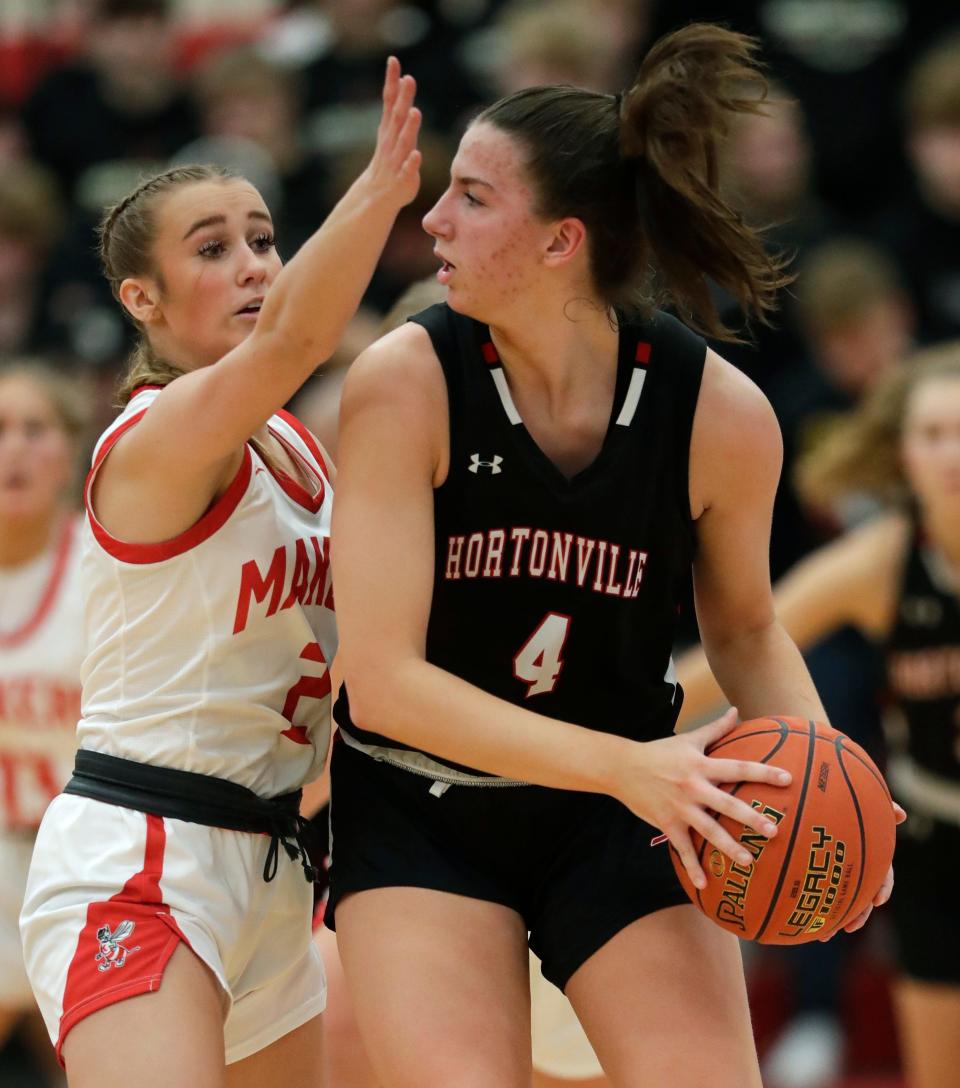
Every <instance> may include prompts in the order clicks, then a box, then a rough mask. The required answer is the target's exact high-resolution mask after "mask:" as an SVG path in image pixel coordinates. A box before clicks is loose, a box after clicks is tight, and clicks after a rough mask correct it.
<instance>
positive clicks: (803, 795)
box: [753, 719, 817, 941]
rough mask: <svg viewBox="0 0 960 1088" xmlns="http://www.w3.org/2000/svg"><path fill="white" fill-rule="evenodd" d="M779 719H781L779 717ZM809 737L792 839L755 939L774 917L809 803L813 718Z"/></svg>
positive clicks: (814, 733)
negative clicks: (805, 806) (804, 811)
mask: <svg viewBox="0 0 960 1088" xmlns="http://www.w3.org/2000/svg"><path fill="white" fill-rule="evenodd" d="M777 720H778V721H779V719H777ZM782 724H783V725H787V723H786V722H783V723H782ZM787 728H789V726H787ZM807 737H808V740H811V739H812V740H813V742H814V743H811V744H808V745H807V766H806V768H805V769H804V772H803V785H802V787H801V789H800V798H799V801H798V804H797V811H796V815H795V816H794V818H793V827H792V828H791V829H790V841H789V842H788V843H787V848H786V850H785V851H784V858H783V864H782V865H781V866H780V874H779V876H778V877H777V883H776V885H775V886H774V889H773V894H772V895H771V896H770V906H769V908H768V910H767V916H766V918H764V920H763V923H762V924H761V926H760V928H759V929H758V930H757V932H756V934H755V936H754V937H753V940H755V941H759V940H760V938H761V937H762V936H763V935H764V933H765V932H766V929H767V926H768V925H769V924H770V919H771V918H772V917H773V912H774V910H775V909H776V906H777V900H778V899H779V898H780V891H781V889H782V888H783V885H784V881H785V880H786V879H787V870H788V869H789V868H790V859H791V857H792V856H793V845H794V843H795V842H796V841H797V836H798V835H799V833H800V820H801V817H802V816H803V809H804V805H806V803H807V789H808V787H809V785H810V773H811V771H812V770H813V754H814V752H815V751H816V739H817V724H816V722H814V721H813V720H811V721H809V722H808V725H807Z"/></svg>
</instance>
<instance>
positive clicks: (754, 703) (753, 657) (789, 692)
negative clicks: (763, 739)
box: [705, 621, 826, 721]
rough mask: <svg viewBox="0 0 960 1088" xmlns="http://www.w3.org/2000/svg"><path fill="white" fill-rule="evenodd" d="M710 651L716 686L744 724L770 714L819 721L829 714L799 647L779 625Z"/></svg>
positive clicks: (710, 645)
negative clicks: (824, 707)
mask: <svg viewBox="0 0 960 1088" xmlns="http://www.w3.org/2000/svg"><path fill="white" fill-rule="evenodd" d="M705 647H706V650H707V656H708V658H709V662H710V668H711V669H712V671H713V674H714V676H715V677H716V679H717V682H718V684H719V686H720V688H721V689H722V691H723V693H724V695H725V696H726V698H727V700H728V701H729V702H730V704H731V705H732V706H735V707H736V708H737V710H738V711H739V713H740V717H741V718H743V719H749V718H760V717H764V716H765V715H770V714H787V715H790V716H792V717H808V718H816V719H817V720H818V721H826V714H825V712H824V709H823V704H822V703H821V702H820V697H819V696H818V695H817V691H816V688H815V687H814V684H813V680H812V679H811V678H810V673H809V671H808V669H807V666H806V664H805V663H804V660H803V657H802V656H801V654H800V651H799V650H798V649H797V647H796V645H795V644H794V643H793V641H792V640H791V639H790V637H789V635H787V633H786V631H784V629H783V627H782V626H781V625H780V623H779V622H777V621H773V622H771V623H770V624H768V625H765V626H763V627H761V628H758V629H757V630H754V631H749V632H745V633H743V634H742V635H739V636H736V637H733V638H727V639H725V640H723V641H722V642H720V643H711V642H710V640H709V638H705Z"/></svg>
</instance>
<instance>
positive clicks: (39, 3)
mask: <svg viewBox="0 0 960 1088" xmlns="http://www.w3.org/2000/svg"><path fill="white" fill-rule="evenodd" d="M950 10H951V6H950V5H934V4H926V3H916V2H915V3H910V2H909V0H752V2H751V0H727V2H718V3H709V2H703V3H698V2H696V0H300V2H288V3H283V2H281V0H4V2H3V4H2V5H0V358H8V359H9V358H19V357H26V356H42V357H43V358H45V359H47V360H49V361H51V362H52V363H53V364H54V365H55V366H56V367H57V368H58V369H59V371H60V372H61V373H62V374H63V375H64V377H65V378H66V379H70V380H73V381H76V382H77V383H78V386H81V387H83V390H84V395H86V396H88V397H90V398H91V399H92V402H93V404H94V413H93V415H94V423H93V426H92V428H91V439H92V438H93V437H94V436H95V434H96V433H97V432H98V431H99V430H100V429H101V428H102V426H103V425H104V423H105V422H106V421H107V420H109V419H110V418H111V416H112V414H113V412H114V407H113V388H114V385H115V383H116V380H117V376H118V374H119V372H120V370H121V369H122V366H123V363H124V358H125V354H126V352H127V350H128V349H129V346H130V344H131V340H132V332H133V330H132V327H131V326H130V325H129V324H127V323H125V322H124V320H123V318H122V316H121V313H120V309H119V307H118V306H117V305H116V303H115V302H114V300H113V299H112V297H111V294H110V290H109V287H108V286H107V284H106V282H105V281H104V280H103V278H102V276H101V274H100V270H99V268H98V264H97V259H96V253H95V233H94V228H95V225H96V223H97V221H98V219H99V218H100V216H101V214H102V211H103V208H104V207H105V205H107V204H109V203H111V202H113V201H114V200H116V199H118V198H120V197H121V196H122V195H123V194H124V193H126V192H127V191H128V190H129V189H130V188H131V187H132V186H133V184H134V183H135V182H136V181H137V179H138V178H140V177H141V176H143V175H146V174H149V173H151V172H153V171H155V170H157V169H160V168H162V167H164V166H165V165H167V164H169V163H171V162H194V161H215V162H218V163H221V164H224V165H227V166H230V167H232V168H234V169H235V170H237V171H239V172H240V173H242V174H244V175H245V176H246V177H248V178H249V179H250V180H251V181H252V182H253V183H254V184H255V185H256V186H257V187H258V188H259V189H260V190H261V192H262V193H263V195H264V197H265V199H266V202H267V204H268V206H269V207H270V208H271V209H272V211H273V215H274V219H275V225H276V235H277V240H278V246H279V249H280V252H281V254H282V255H283V256H285V257H289V256H290V255H292V254H293V253H294V252H295V251H296V250H297V248H298V246H299V245H300V244H301V243H302V242H303V241H304V239H305V238H306V237H307V236H308V235H309V234H310V233H311V232H312V231H313V230H314V229H316V227H317V226H318V225H319V223H320V222H321V221H322V220H323V218H324V216H325V215H326V213H327V212H328V210H329V209H330V208H331V207H332V205H333V204H334V203H335V201H336V200H337V198H338V197H339V196H340V195H341V193H342V192H343V191H344V189H345V188H346V186H347V184H348V182H349V180H350V179H351V178H352V177H353V176H355V174H356V173H357V171H358V169H359V167H360V166H361V164H362V163H363V161H364V160H365V157H366V156H367V154H368V152H369V149H370V147H371V146H372V143H373V136H374V131H375V126H376V123H377V118H378V112H379V93H380V86H381V82H382V73H383V65H384V60H385V58H386V56H387V55H389V54H391V53H393V54H396V55H397V56H398V57H399V58H400V59H401V61H402V63H403V66H404V68H405V69H406V70H407V71H410V72H412V73H413V74H414V75H415V76H416V78H417V81H418V84H419V95H418V101H419V104H420V106H421V108H422V110H423V113H424V131H423V136H422V139H421V147H422V149H423V153H424V163H423V184H422V187H421V190H420V194H419V196H418V198H417V199H416V201H415V202H414V203H413V204H412V205H410V206H409V207H408V208H406V209H404V211H403V212H402V213H401V215H400V217H399V219H398V221H397V225H396V228H395V230H394V232H393V234H392V236H391V238H390V241H389V243H388V245H387V248H386V251H385V253H384V256H383V260H382V261H381V263H380V267H379V269H378V271H377V274H376V276H375V277H374V280H373V282H372V284H371V285H370V288H369V291H368V292H367V295H366V298H365V300H364V304H363V307H362V309H361V312H360V313H359V314H358V316H357V317H356V319H355V320H354V322H353V324H352V326H351V329H350V332H349V334H348V336H347V338H346V339H345V341H344V343H343V345H342V346H341V349H340V352H339V353H338V356H337V357H336V358H335V359H334V360H333V361H332V363H331V364H330V367H329V368H328V369H325V371H324V373H323V374H322V375H318V376H317V378H315V379H314V380H313V381H312V383H311V384H310V385H309V386H308V387H307V389H306V391H305V392H304V393H303V394H301V401H300V403H299V404H298V407H299V409H300V410H301V411H302V412H303V413H304V415H305V416H306V417H307V420H308V422H310V423H311V424H312V425H313V426H314V427H315V428H316V429H317V430H318V431H320V432H321V436H322V437H323V438H324V439H325V440H326V441H327V442H328V443H329V444H330V445H331V446H333V447H335V444H336V436H335V416H336V391H337V389H338V388H339V381H338V376H340V375H342V372H343V370H344V368H346V367H347V366H348V365H349V363H350V361H351V359H352V358H354V357H355V356H356V354H357V353H358V352H359V351H360V350H361V349H362V348H363V347H364V346H365V345H366V344H367V343H369V342H370V341H371V340H372V339H374V338H375V337H376V336H377V334H378V330H379V328H380V326H381V322H382V321H383V317H384V315H385V314H386V313H387V311H388V310H389V309H390V307H391V306H392V304H393V303H394V302H395V300H396V299H397V297H398V296H399V295H400V294H401V293H402V292H403V291H404V289H405V288H407V287H408V286H409V285H410V284H412V283H414V282H416V281H418V280H421V279H423V278H424V277H427V276H429V275H430V274H431V273H433V272H434V271H435V270H436V260H435V258H434V257H433V255H432V241H431V240H430V239H429V238H428V237H427V236H426V235H425V234H424V233H423V231H422V230H421V228H420V219H421V217H422V216H423V214H424V213H425V212H426V211H427V209H428V208H429V207H430V206H431V205H432V204H433V203H434V201H435V200H436V199H437V197H438V196H439V195H440V193H441V192H442V191H443V189H444V187H445V185H446V180H447V175H448V169H449V163H450V159H451V158H452V154H453V151H454V149H455V147H456V143H457V140H458V138H459V135H460V133H461V131H462V129H463V127H464V124H465V122H466V121H468V120H469V118H470V116H471V113H472V112H473V111H474V110H475V109H476V108H477V107H478V106H479V105H480V104H481V103H485V102H489V101H491V100H493V99H494V98H497V97H499V96H500V95H501V94H504V93H507V92H510V91H513V90H516V89H518V88H520V87H523V86H526V85H531V84H537V83H573V84H577V85H579V86H584V87H590V88H595V89H597V90H600V91H606V92H611V93H613V92H616V91H619V90H621V89H624V88H626V87H628V86H629V85H630V83H631V81H632V78H633V75H634V73H635V71H636V69H637V67H638V65H639V63H640V61H641V60H642V58H643V55H644V51H645V50H646V48H647V47H648V46H649V44H650V43H651V42H652V41H653V40H655V39H656V38H657V37H658V36H659V35H661V34H662V33H664V32H666V31H668V30H671V29H674V28H676V27H677V26H680V25H683V24H685V23H687V22H690V21H692V20H701V19H702V20H709V21H716V22H722V23H724V24H726V25H728V26H731V27H732V28H734V29H736V30H742V31H746V32H749V33H753V34H756V35H758V36H759V37H760V39H761V40H762V43H763V56H764V58H765V60H766V62H767V64H768V66H769V74H770V79H771V88H770V96H769V102H768V106H767V108H766V110H765V112H764V113H763V114H757V115H749V116H748V115H743V116H741V117H740V118H739V119H738V120H737V122H736V124H735V125H734V127H733V129H732V130H731V132H730V133H729V138H728V140H727V142H726V145H725V147H724V152H723V157H722V179H723V185H724V188H725V190H726V192H727V194H728V197H729V199H730V201H731V202H732V203H733V204H734V206H735V207H736V208H737V209H738V210H739V211H740V213H741V214H742V215H743V216H744V218H745V219H746V220H748V221H749V222H751V223H754V224H756V225H758V226H763V227H766V228H767V234H766V237H767V239H768V240H769V244H770V245H771V246H772V247H776V248H777V249H780V250H783V251H785V252H787V253H789V254H790V255H791V258H792V270H793V271H794V272H795V273H796V274H797V278H796V280H795V282H794V283H793V284H792V285H791V286H790V287H789V288H787V289H786V290H785V291H784V292H783V299H782V309H781V313H780V315H779V317H778V319H777V322H776V325H775V326H774V327H772V328H759V329H753V330H748V332H747V334H746V335H745V339H746V340H747V342H746V343H745V344H743V345H736V346H733V347H731V346H729V345H722V346H718V347H719V350H720V351H721V353H722V354H724V355H725V356H726V357H727V358H729V359H731V360H732V361H733V362H735V363H736V364H737V365H738V366H740V367H741V368H742V369H743V370H745V371H746V372H747V373H748V374H749V375H750V377H751V378H753V380H754V381H755V382H756V383H757V384H758V385H759V386H760V387H761V388H762V389H763V391H764V392H765V393H766V395H767V396H768V397H769V398H770V400H771V402H772V403H773V405H774V408H775V410H776V412H777V415H778V417H779V419H780V423H781V427H782V429H783V434H784V441H785V451H786V466H785V470H784V479H783V484H782V486H781V491H780V494H779V496H778V501H777V509H776V516H775V523H774V533H773V543H772V554H771V561H772V568H773V574H774V576H775V577H776V576H778V575H780V574H781V573H783V572H784V571H785V570H786V569H788V568H789V567H790V566H791V565H792V564H793V563H795V562H796V561H797V559H799V558H800V557H801V556H802V555H804V554H806V553H807V552H808V551H809V550H810V549H811V548H813V547H815V546H816V545H817V544H819V543H821V542H822V541H823V540H824V539H826V538H827V537H828V536H829V535H830V534H832V533H836V532H838V531H839V530H840V529H841V528H842V527H844V526H845V525H849V524H853V523H854V522H856V521H857V520H858V519H860V518H862V517H863V516H864V515H865V513H867V511H864V510H862V509H860V508H858V507H857V506H856V504H854V505H853V506H852V507H851V508H849V509H847V508H844V509H841V510H834V511H831V512H830V513H829V516H826V515H825V513H824V512H822V511H818V512H811V511H809V510H806V509H803V508H802V507H801V505H800V503H799V501H798V499H797V497H796V495H795V493H794V491H793V488H792V486H791V482H790V465H791V464H792V462H793V461H794V460H795V458H796V457H797V455H798V454H799V453H800V452H801V451H802V450H804V449H805V448H806V447H807V446H808V445H809V444H810V443H811V442H812V441H815V439H816V436H817V434H819V433H821V431H822V430H823V428H825V427H827V426H829V423H830V421H831V420H832V419H834V418H836V417H837V415H838V414H842V413H844V412H847V411H849V410H850V409H851V407H852V406H854V405H855V404H856V403H857V402H858V401H859V400H860V399H861V398H862V397H863V396H864V394H866V393H867V392H869V390H870V389H871V388H872V387H873V386H874V385H875V383H876V382H877V381H878V379H880V378H881V377H882V376H884V375H885V374H887V373H888V372H889V371H890V370H891V369H892V368H895V367H897V366H898V365H899V364H900V363H901V362H902V361H903V360H904V359H905V358H907V357H908V356H909V355H910V354H911V353H912V352H913V351H914V350H915V349H917V348H918V347H920V346H923V345H927V344H932V343H938V342H941V341H944V340H949V339H952V338H956V337H958V336H960V14H955V15H954V16H952V17H951V16H950V15H949V12H950ZM954 10H955V9H954ZM718 303H719V304H720V306H721V307H722V308H723V309H724V310H725V311H726V314H727V317H728V318H730V319H732V320H733V321H734V322H736V315H735V314H731V313H730V312H729V311H730V308H731V307H730V303H728V302H727V301H726V300H724V299H723V298H722V297H721V296H719V294H718ZM317 305H318V306H322V305H323V299H322V298H318V299H317ZM687 626H688V630H687V637H688V638H690V639H693V638H694V637H695V627H694V625H693V621H692V620H690V621H689V622H688V625H687ZM873 654H874V651H873V650H871V649H870V648H869V647H868V646H867V645H866V644H865V643H864V642H863V641H862V640H861V639H859V638H858V637H857V636H855V635H853V634H852V633H850V632H844V633H842V634H840V635H839V636H836V637H835V638H833V639H831V640H830V642H829V644H827V645H824V646H821V647H819V648H818V649H817V650H816V651H815V652H814V654H813V655H811V667H812V669H813V671H814V675H815V678H816V679H817V681H818V683H819V684H820V687H821V691H822V693H823V695H824V698H825V701H826V704H827V707H828V710H829V711H830V713H831V717H832V719H833V721H834V723H835V724H837V725H838V726H839V727H840V728H843V729H845V730H846V731H847V732H849V733H851V734H852V735H853V736H854V737H855V738H856V739H858V740H860V741H861V742H862V743H864V744H865V745H866V746H867V747H868V748H870V749H871V750H873V751H875V752H879V751H880V750H881V741H880V736H881V733H880V726H879V716H880V715H879V709H878V699H877V695H876V692H877V690H878V686H879V685H878V679H877V678H878V675H879V665H878V663H877V662H876V661H875V660H874V657H873ZM834 946H838V947H834ZM805 956H806V962H807V964H808V966H805V967H802V968H799V969H795V967H794V966H793V965H792V964H787V965H786V966H785V961H784V960H783V958H782V957H781V958H780V959H777V958H776V957H774V958H769V957H767V958H760V959H758V960H757V962H756V964H755V965H754V970H753V972H752V987H753V994H754V1003H755V1014H756V1020H757V1030H758V1038H759V1040H760V1043H761V1048H764V1047H765V1046H766V1047H769V1046H770V1045H773V1046H776V1045H783V1043H784V1033H783V1031H782V1030H781V1029H783V1028H784V1026H785V1025H786V1026H787V1027H789V1026H790V1025H791V1024H792V1025H794V1026H796V1025H798V1024H805V1025H806V1026H808V1027H810V1026H811V1025H812V1026H813V1027H814V1028H818V1029H819V1030H820V1035H819V1036H818V1040H817V1043H818V1045H819V1047H820V1053H821V1054H826V1055H827V1058H828V1059H829V1060H830V1061H832V1062H833V1066H832V1068H833V1069H834V1071H836V1070H838V1069H839V1068H840V1067H841V1066H843V1065H844V1064H846V1066H847V1067H848V1068H851V1067H853V1066H857V1067H859V1068H863V1069H870V1068H874V1069H883V1068H887V1069H891V1070H893V1069H895V1068H896V1050H895V1045H896V1044H895V1038H894V1032H893V1031H892V1029H890V1028H889V1024H890V1019H889V1009H888V1006H887V1004H886V1003H885V999H884V994H883V979H884V966H883V964H884V952H883V923H882V921H881V922H879V923H878V924H877V925H874V926H871V927H868V930H867V931H866V933H865V934H863V935H860V934H858V935H857V938H855V939H848V940H846V943H845V944H844V942H843V941H842V940H841V941H836V942H833V943H832V944H831V945H828V946H818V948H817V950H816V951H814V952H812V953H811V952H807V953H805ZM809 963H813V964H814V966H813V967H810V966H809ZM785 979H787V980H788V981H784V980H785ZM790 980H792V981H790ZM804 1018H806V1019H804ZM9 1054H10V1051H9V1049H8V1051H7V1056H8V1057H9ZM11 1060H12V1059H11ZM4 1061H5V1058H4V1055H3V1054H0V1084H4V1083H6V1081H5V1079H4V1078H5V1076H6V1073H5V1070H6V1069H7V1068H11V1069H12V1066H6V1065H5V1064H4ZM784 1068H789V1063H788V1064H787V1065H785V1066H784ZM11 1075H12V1074H11ZM37 1075H38V1076H39V1074H37ZM10 1083H13V1081H10ZM783 1083H787V1081H783ZM810 1083H813V1082H812V1081H811V1082H810ZM891 1083H896V1082H893V1081H892V1082H891Z"/></svg>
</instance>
